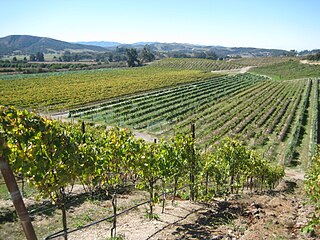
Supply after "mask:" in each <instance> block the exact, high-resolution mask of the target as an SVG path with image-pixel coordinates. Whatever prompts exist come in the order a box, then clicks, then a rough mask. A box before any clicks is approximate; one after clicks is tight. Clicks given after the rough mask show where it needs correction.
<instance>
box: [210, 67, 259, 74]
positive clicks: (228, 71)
mask: <svg viewBox="0 0 320 240" xmlns="http://www.w3.org/2000/svg"><path fill="white" fill-rule="evenodd" d="M253 67H255V66H248V67H243V68H237V69H230V70H218V71H211V72H212V73H225V74H238V73H246V72H248V71H249V70H250V69H251V68H253Z"/></svg>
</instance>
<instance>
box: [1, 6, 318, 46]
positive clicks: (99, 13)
mask: <svg viewBox="0 0 320 240" xmlns="http://www.w3.org/2000/svg"><path fill="white" fill-rule="evenodd" d="M0 9H1V15H0V37H5V36H7V35H13V34H28V35H34V36H42V37H51V38H55V39H59V40H63V41H69V42H74V41H117V42H121V43H133V42H140V41H143V42H148V41H158V42H181V43H194V44H204V45H222V46H228V47H240V46H241V47H263V48H279V49H288V50H289V49H297V50H304V49H315V48H320V0H150V1H147V0H113V1H111V0H110V1H109V0H1V1H0Z"/></svg>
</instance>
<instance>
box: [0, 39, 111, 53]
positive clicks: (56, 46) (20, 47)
mask: <svg viewBox="0 0 320 240" xmlns="http://www.w3.org/2000/svg"><path fill="white" fill-rule="evenodd" d="M65 50H82V51H87V50H90V51H106V49H105V48H102V47H98V46H89V45H82V44H74V43H68V42H63V41H59V40H55V39H52V38H46V37H35V36H29V35H11V36H7V37H3V38H0V54H9V53H12V52H21V53H23V54H30V53H36V52H44V53H49V52H57V51H65Z"/></svg>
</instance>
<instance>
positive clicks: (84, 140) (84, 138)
mask: <svg viewBox="0 0 320 240" xmlns="http://www.w3.org/2000/svg"><path fill="white" fill-rule="evenodd" d="M81 127H82V136H83V143H86V137H85V135H84V134H85V133H86V125H85V123H84V122H82V125H81Z"/></svg>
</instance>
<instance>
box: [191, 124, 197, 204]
mask: <svg viewBox="0 0 320 240" xmlns="http://www.w3.org/2000/svg"><path fill="white" fill-rule="evenodd" d="M191 133H192V139H193V141H195V139H196V134H195V125H194V123H192V124H191ZM194 170H195V152H194V148H193V149H192V153H191V163H190V200H191V201H194V195H195V194H194Z"/></svg>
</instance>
